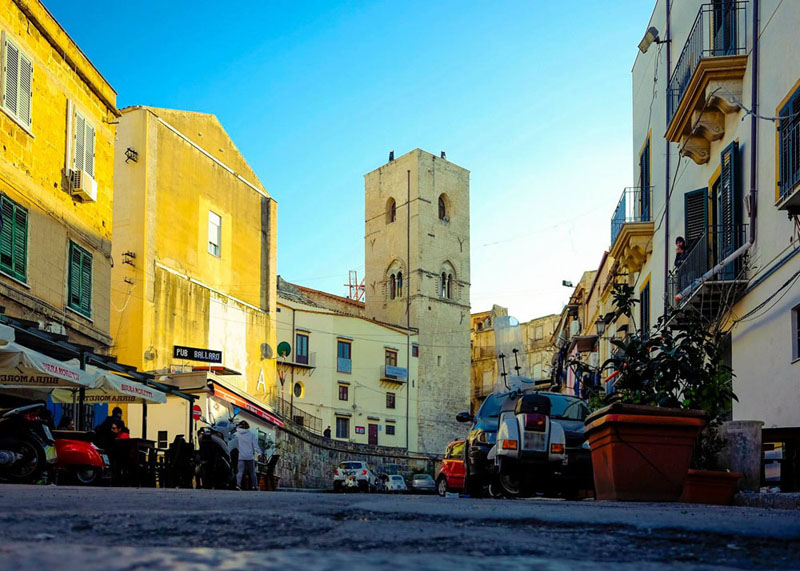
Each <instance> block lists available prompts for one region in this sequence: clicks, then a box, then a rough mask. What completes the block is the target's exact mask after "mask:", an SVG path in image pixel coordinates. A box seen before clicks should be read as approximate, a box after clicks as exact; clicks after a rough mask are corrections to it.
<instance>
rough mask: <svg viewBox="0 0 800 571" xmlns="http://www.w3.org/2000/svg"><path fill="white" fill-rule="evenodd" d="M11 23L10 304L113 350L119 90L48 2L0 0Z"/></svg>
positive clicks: (0, 287) (1, 181) (6, 23)
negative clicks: (111, 295)
mask: <svg viewBox="0 0 800 571" xmlns="http://www.w3.org/2000/svg"><path fill="white" fill-rule="evenodd" d="M0 34H1V35H2V38H1V39H0V48H1V50H2V52H1V53H0V57H1V58H2V62H3V65H2V77H0V88H2V100H0V145H2V154H0V202H2V204H1V207H2V214H3V225H2V231H0V305H2V306H3V307H4V308H5V313H6V315H8V316H11V317H19V318H24V319H28V320H33V321H37V322H38V323H39V325H40V326H41V327H43V328H44V329H47V330H49V331H53V332H58V333H63V334H65V335H67V337H68V339H69V340H70V341H74V342H77V343H81V344H86V345H89V346H92V347H96V348H99V349H100V350H103V349H104V348H107V347H108V345H109V344H110V343H111V337H110V330H109V313H110V310H109V289H110V287H109V286H110V279H111V266H112V261H111V260H112V258H111V236H112V225H111V220H112V208H113V186H114V137H115V122H116V120H117V117H118V116H119V111H117V109H116V107H115V102H116V93H115V92H114V90H113V89H112V88H111V86H110V85H109V83H108V82H107V81H106V80H105V79H104V78H103V76H102V75H100V73H99V72H98V71H97V69H95V67H94V66H93V65H92V63H91V62H90V61H89V60H88V58H87V57H86V56H85V55H84V54H83V52H81V50H80V48H78V46H77V45H76V44H75V42H73V41H72V39H71V38H70V37H69V36H68V35H67V33H66V32H65V31H64V29H63V28H62V27H61V26H60V25H59V24H58V22H57V21H56V20H55V19H54V18H53V16H52V15H51V14H50V13H49V12H48V11H47V9H46V8H45V7H44V6H43V5H42V4H41V3H40V2H36V1H24V0H14V1H9V0H4V1H3V2H2V3H0ZM70 278H72V279H70Z"/></svg>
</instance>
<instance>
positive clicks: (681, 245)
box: [675, 236, 687, 268]
mask: <svg viewBox="0 0 800 571" xmlns="http://www.w3.org/2000/svg"><path fill="white" fill-rule="evenodd" d="M686 255H687V252H686V240H684V239H683V236H678V237H677V238H675V267H676V268H677V267H679V266H680V265H681V264H682V263H683V261H684V260H685V259H686Z"/></svg>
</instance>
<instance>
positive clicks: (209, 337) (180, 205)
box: [112, 107, 277, 402]
mask: <svg viewBox="0 0 800 571" xmlns="http://www.w3.org/2000/svg"><path fill="white" fill-rule="evenodd" d="M176 124H177V125H179V126H180V128H178V127H177V126H176ZM118 140H119V143H118V149H119V152H118V153H117V157H116V164H117V169H118V173H119V176H118V177H117V184H116V194H117V208H116V209H115V215H116V216H117V217H118V220H119V225H118V226H117V227H116V229H115V234H114V256H115V260H117V261H118V263H117V265H116V266H115V268H114V274H113V280H112V295H113V299H114V304H115V306H116V307H117V308H118V309H119V311H117V312H115V315H114V326H113V332H114V335H115V344H114V351H115V352H116V354H117V356H118V359H119V360H120V361H121V362H124V363H127V364H131V365H135V366H137V367H139V368H141V369H143V370H148V371H169V370H170V369H171V368H172V369H181V368H187V367H191V366H192V365H204V363H200V362H191V361H181V360H177V359H173V357H172V355H173V346H174V345H186V346H191V347H200V348H207V349H213V350H221V351H222V353H223V362H222V365H224V366H226V367H229V368H231V369H234V370H236V371H238V372H240V373H241V376H240V377H235V376H234V377H226V379H227V380H228V381H229V382H230V383H231V384H233V385H235V386H237V387H238V388H240V389H241V390H244V391H245V392H247V393H249V394H250V395H252V396H254V397H255V398H256V399H258V400H261V401H264V402H269V401H271V400H272V398H273V397H274V395H275V386H276V381H275V378H276V376H275V360H274V358H269V356H268V355H265V354H262V345H264V344H267V345H269V346H270V347H271V348H272V349H273V352H274V349H275V346H276V342H275V324H274V318H273V317H272V316H274V314H275V285H276V265H275V261H276V252H275V246H276V241H275V240H276V215H277V206H276V204H275V201H274V200H272V199H271V198H270V197H269V195H268V194H267V192H266V190H265V189H264V187H263V186H262V185H261V183H260V182H259V181H258V179H256V178H255V175H253V174H252V171H251V170H250V169H249V167H247V168H244V167H245V166H246V163H245V161H244V159H243V158H242V157H241V155H239V154H238V151H236V148H235V147H234V146H233V143H232V142H230V139H229V138H228V136H227V134H226V133H225V131H224V129H223V128H222V126H221V125H220V124H219V122H218V121H217V119H216V117H214V116H213V115H207V114H201V113H189V112H183V111H171V110H165V109H152V108H144V107H136V108H128V109H125V110H123V116H122V118H121V119H120V126H119V136H118ZM206 146H208V147H209V148H213V150H214V152H213V153H212V152H211V151H206ZM126 148H132V149H134V150H136V151H137V152H138V155H139V157H138V161H136V162H133V161H127V162H126V156H125V153H124V151H125V149H126ZM215 153H216V154H215ZM209 210H211V211H213V212H215V213H216V214H218V215H219V216H220V217H221V219H222V223H221V229H222V239H221V244H220V245H221V252H220V255H219V256H215V255H212V254H210V253H209V251H208V215H209ZM130 253H133V254H134V255H135V257H131V256H130V255H126V254H130Z"/></svg>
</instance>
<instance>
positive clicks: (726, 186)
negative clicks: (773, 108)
mask: <svg viewBox="0 0 800 571" xmlns="http://www.w3.org/2000/svg"><path fill="white" fill-rule="evenodd" d="M719 162H720V176H719V190H718V191H717V225H718V228H717V235H716V244H715V249H716V256H717V262H721V261H722V260H723V259H725V258H726V257H727V256H730V255H731V254H732V253H733V252H734V251H735V250H736V248H738V247H739V246H740V245H741V234H742V232H741V218H742V213H741V202H742V200H741V194H742V193H741V184H740V172H739V143H738V142H736V141H734V142H732V143H731V144H730V145H728V146H727V147H725V149H723V151H722V153H721V154H720V161H719ZM735 270H736V268H735V267H734V266H732V265H731V266H729V267H726V268H725V270H723V272H722V279H733V277H734V274H735Z"/></svg>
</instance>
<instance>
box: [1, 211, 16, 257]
mask: <svg viewBox="0 0 800 571" xmlns="http://www.w3.org/2000/svg"><path fill="white" fill-rule="evenodd" d="M2 213H3V226H2V229H0V267H2V268H3V269H5V270H6V271H8V272H13V264H14V255H13V251H14V205H13V204H12V203H11V201H10V200H8V199H7V198H6V197H3V198H2Z"/></svg>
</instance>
